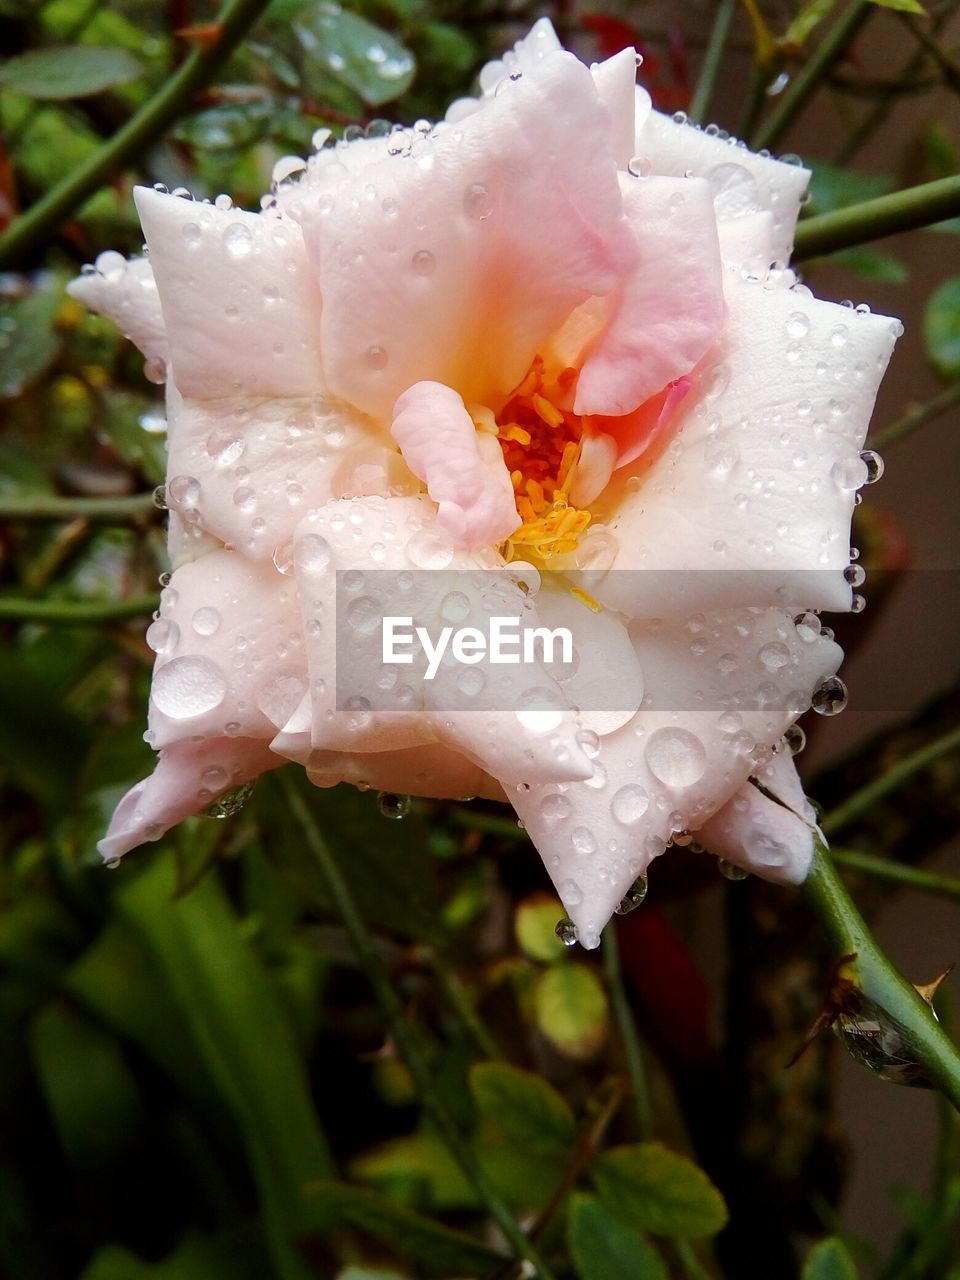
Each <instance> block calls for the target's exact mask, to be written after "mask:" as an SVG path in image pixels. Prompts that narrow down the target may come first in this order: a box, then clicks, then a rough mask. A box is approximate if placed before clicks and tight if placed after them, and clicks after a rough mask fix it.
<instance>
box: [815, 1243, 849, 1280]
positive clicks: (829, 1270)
mask: <svg viewBox="0 0 960 1280" xmlns="http://www.w3.org/2000/svg"><path fill="white" fill-rule="evenodd" d="M802 1280H857V1269H856V1267H855V1266H854V1265H853V1259H852V1258H851V1257H850V1254H849V1253H848V1251H847V1246H846V1245H845V1244H844V1243H843V1241H842V1240H838V1239H837V1238H836V1236H832V1237H831V1238H830V1239H829V1240H821V1241H820V1243H819V1244H818V1245H815V1246H814V1248H813V1249H811V1251H810V1253H809V1254H808V1255H807V1261H806V1262H805V1263H804V1267H803V1277H802Z"/></svg>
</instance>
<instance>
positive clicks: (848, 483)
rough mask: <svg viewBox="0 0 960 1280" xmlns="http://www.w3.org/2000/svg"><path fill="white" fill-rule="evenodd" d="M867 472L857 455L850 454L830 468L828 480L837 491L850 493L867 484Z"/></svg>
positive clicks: (861, 459)
mask: <svg viewBox="0 0 960 1280" xmlns="http://www.w3.org/2000/svg"><path fill="white" fill-rule="evenodd" d="M868 475H869V471H868V469H867V464H866V463H865V462H864V460H863V458H862V457H861V456H860V455H859V454H856V453H855V454H852V455H851V456H850V457H848V458H844V459H843V460H842V461H840V462H835V463H834V464H833V466H832V467H831V468H830V478H831V480H833V482H834V484H835V485H836V486H837V488H838V489H843V490H844V491H846V492H850V491H851V490H853V489H859V488H860V486H861V485H864V484H866V483H867V477H868Z"/></svg>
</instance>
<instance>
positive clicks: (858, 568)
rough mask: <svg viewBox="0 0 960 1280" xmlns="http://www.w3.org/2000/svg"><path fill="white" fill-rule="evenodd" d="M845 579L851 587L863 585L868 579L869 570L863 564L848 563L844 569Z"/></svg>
mask: <svg viewBox="0 0 960 1280" xmlns="http://www.w3.org/2000/svg"><path fill="white" fill-rule="evenodd" d="M843 580H844V582H846V583H847V584H848V585H849V586H851V587H862V586H863V584H864V583H865V582H866V580H867V571H866V569H864V567H863V565H862V564H848V565H847V567H846V568H845V569H844V571H843Z"/></svg>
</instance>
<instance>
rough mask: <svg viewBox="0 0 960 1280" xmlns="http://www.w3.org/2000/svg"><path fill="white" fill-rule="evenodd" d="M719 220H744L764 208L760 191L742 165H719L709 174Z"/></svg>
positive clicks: (750, 174) (748, 171) (708, 177)
mask: <svg viewBox="0 0 960 1280" xmlns="http://www.w3.org/2000/svg"><path fill="white" fill-rule="evenodd" d="M707 181H708V182H709V184H710V189H711V191H712V192H713V205H714V208H715V209H716V211H717V217H718V218H743V217H745V216H746V215H748V214H751V213H756V212H757V211H758V210H759V209H761V208H762V201H761V199H760V189H759V188H758V186H757V181H756V179H755V178H754V176H753V174H752V173H751V172H750V170H749V169H746V168H744V166H743V165H741V164H718V165H715V166H714V168H712V169H711V170H710V172H709V173H708V174H707Z"/></svg>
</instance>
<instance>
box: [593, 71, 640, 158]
mask: <svg viewBox="0 0 960 1280" xmlns="http://www.w3.org/2000/svg"><path fill="white" fill-rule="evenodd" d="M590 73H591V75H592V76H593V81H594V84H595V85H596V86H597V93H598V94H599V96H600V101H601V102H602V103H603V105H604V106H605V107H606V108H607V110H608V111H609V113H610V137H611V141H612V145H613V156H614V159H615V160H616V162H617V168H618V169H626V167H627V165H628V164H629V163H630V161H631V159H632V158H633V150H634V140H635V136H636V105H635V104H636V92H635V91H636V84H637V51H636V49H621V50H620V52H619V53H615V54H614V55H613V57H612V58H607V59H606V60H605V61H604V62H599V63H594V65H593V66H592V67H591V68H590Z"/></svg>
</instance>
